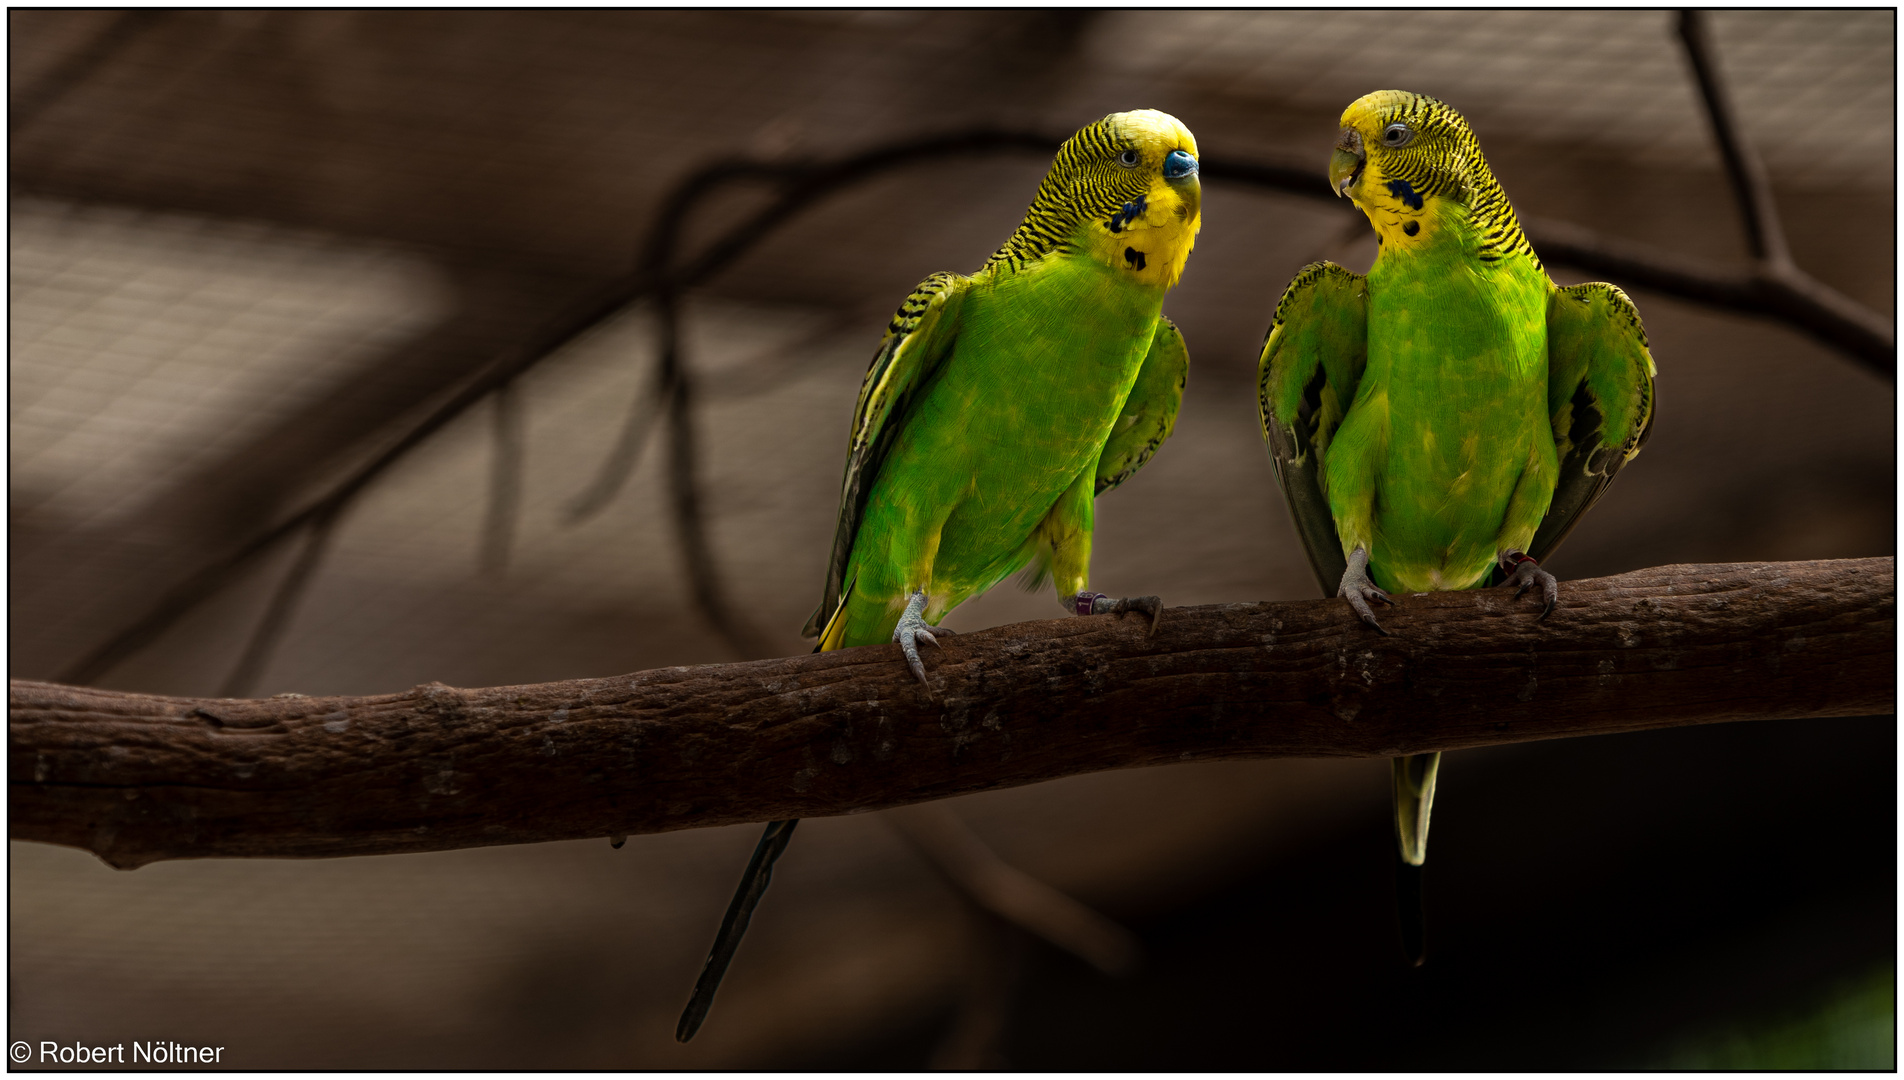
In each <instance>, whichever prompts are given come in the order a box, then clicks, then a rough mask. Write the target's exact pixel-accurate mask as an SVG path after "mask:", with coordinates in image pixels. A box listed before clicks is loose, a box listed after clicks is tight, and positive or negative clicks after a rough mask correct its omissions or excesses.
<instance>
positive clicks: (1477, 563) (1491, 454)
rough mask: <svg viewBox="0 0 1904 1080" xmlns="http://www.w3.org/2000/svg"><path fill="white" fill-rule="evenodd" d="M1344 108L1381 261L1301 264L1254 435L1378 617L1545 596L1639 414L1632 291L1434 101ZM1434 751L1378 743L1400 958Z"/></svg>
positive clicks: (1279, 317)
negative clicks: (1586, 278) (1390, 806)
mask: <svg viewBox="0 0 1904 1080" xmlns="http://www.w3.org/2000/svg"><path fill="white" fill-rule="evenodd" d="M1341 124H1342V131H1341V135H1340V138H1339V139H1338V141H1337V142H1336V146H1335V152H1334V154H1333V155H1332V156H1331V157H1330V159H1329V181H1330V183H1331V184H1332V185H1334V187H1335V189H1336V192H1337V194H1340V195H1346V196H1348V197H1349V198H1350V199H1351V200H1353V201H1354V202H1355V205H1356V206H1358V207H1360V208H1361V210H1362V212H1363V213H1365V214H1367V215H1368V219H1369V223H1370V224H1372V225H1373V226H1374V227H1375V236H1376V241H1377V243H1378V244H1379V245H1380V248H1379V251H1378V253H1377V255H1376V258H1375V264H1374V265H1373V266H1372V267H1370V269H1369V272H1368V274H1367V276H1361V275H1357V274H1352V273H1350V272H1349V271H1347V270H1344V269H1343V268H1342V267H1340V266H1336V265H1334V264H1333V263H1327V262H1319V263H1315V264H1313V265H1310V266H1308V267H1305V268H1304V269H1303V271H1302V272H1301V273H1300V274H1298V275H1297V276H1296V280H1295V281H1293V282H1291V283H1290V286H1289V288H1288V290H1287V291H1286V292H1284V293H1283V298H1282V301H1281V302H1280V303H1279V304H1278V305H1277V306H1276V320H1275V323H1274V324H1273V325H1272V326H1271V327H1270V331H1269V336H1268V340H1267V341H1265V342H1264V345H1263V355H1262V360H1261V363H1260V366H1259V369H1258V384H1257V388H1258V407H1259V409H1260V410H1261V413H1262V420H1263V437H1264V439H1265V441H1267V442H1268V444H1269V452H1270V458H1271V460H1272V462H1273V463H1274V464H1275V467H1276V476H1277V479H1278V480H1279V481H1280V482H1281V483H1282V488H1283V494H1284V496H1285V497H1287V498H1288V500H1289V509H1290V513H1291V514H1292V516H1293V517H1294V518H1295V521H1296V528H1297V531H1298V532H1299V533H1300V534H1301V536H1302V542H1303V546H1304V547H1305V548H1307V549H1308V553H1309V562H1310V565H1311V566H1312V567H1314V569H1315V572H1316V579H1317V580H1318V581H1319V582H1321V584H1322V587H1323V589H1324V591H1325V592H1334V593H1336V594H1337V595H1339V596H1342V597H1343V598H1345V599H1347V600H1348V602H1349V603H1350V605H1351V606H1353V607H1354V609H1355V611H1356V613H1357V614H1358V615H1360V616H1361V618H1362V620H1363V621H1364V622H1366V623H1368V624H1369V626H1371V627H1373V628H1375V629H1376V630H1382V627H1381V625H1380V624H1379V623H1377V622H1376V619H1375V613H1374V611H1373V609H1372V608H1371V607H1370V606H1369V602H1370V601H1371V600H1374V601H1378V602H1381V603H1387V604H1392V603H1394V600H1393V599H1391V597H1390V596H1389V593H1391V592H1423V591H1430V590H1442V589H1472V588H1477V587H1479V586H1482V585H1485V584H1488V583H1490V581H1491V580H1494V581H1499V580H1502V579H1503V578H1504V579H1505V581H1506V583H1507V584H1511V585H1513V586H1515V596H1516V597H1518V596H1520V595H1521V594H1522V593H1524V592H1526V591H1527V590H1528V589H1530V588H1539V590H1540V592H1541V597H1542V599H1543V601H1544V607H1543V610H1542V612H1541V615H1540V617H1541V618H1546V616H1547V613H1548V612H1551V611H1552V610H1553V607H1554V604H1555V602H1556V600H1557V599H1558V596H1559V592H1558V588H1557V585H1556V582H1555V581H1554V577H1553V575H1552V574H1549V573H1548V572H1547V571H1545V570H1542V569H1541V568H1540V566H1539V562H1538V560H1542V559H1545V558H1547V556H1548V555H1549V554H1550V553H1551V552H1552V551H1553V550H1554V548H1555V547H1556V546H1558V545H1559V543H1560V542H1561V540H1563V539H1565V538H1566V536H1567V533H1568V532H1569V531H1571V530H1572V528H1573V526H1574V524H1575V523H1576V522H1578V521H1579V520H1580V515H1581V514H1582V513H1584V512H1585V511H1586V509H1587V508H1588V507H1589V506H1592V505H1593V503H1594V501H1595V500H1596V499H1598V498H1599V497H1600V495H1601V493H1603V492H1604V491H1605V490H1606V487H1607V485H1608V484H1609V483H1611V482H1612V480H1613V476H1614V474H1615V473H1617V472H1618V471H1619V470H1620V468H1621V467H1622V466H1623V465H1625V464H1626V463H1627V462H1628V461H1630V460H1632V458H1633V456H1634V455H1635V454H1637V453H1639V450H1640V447H1641V446H1642V445H1643V444H1644V443H1645V441H1646V436H1647V433H1648V431H1650V430H1651V427H1652V422H1653V375H1654V368H1653V359H1652V356H1651V354H1650V353H1649V352H1648V351H1647V347H1646V331H1645V330H1644V329H1643V328H1642V327H1641V326H1640V318H1639V313H1638V312H1636V311H1635V310H1634V309H1633V304H1632V302H1631V301H1630V300H1628V299H1627V298H1626V294H1625V293H1623V292H1621V291H1620V290H1619V289H1617V288H1615V287H1613V286H1612V285H1608V284H1604V283H1600V282H1595V283H1592V284H1587V285H1574V286H1570V287H1568V288H1559V287H1556V286H1555V285H1554V283H1553V282H1552V281H1551V280H1549V279H1548V277H1547V272H1546V270H1545V269H1544V268H1543V267H1542V266H1541V263H1540V259H1539V258H1538V257H1536V256H1535V254H1534V249H1533V248H1532V247H1531V246H1530V245H1529V244H1528V242H1527V237H1526V236H1525V235H1524V234H1523V233H1522V232H1521V228H1520V223H1519V222H1518V221H1517V220H1516V219H1515V216H1514V209H1513V207H1512V206H1510V205H1509V204H1508V201H1507V194H1506V193H1505V192H1503V191H1502V190H1501V185H1500V184H1499V183H1498V182H1496V180H1495V179H1494V175H1493V173H1491V172H1490V171H1489V170H1488V166H1487V162H1486V161H1485V160H1484V159H1483V158H1482V156H1481V147H1480V144H1479V143H1477V142H1476V141H1475V138H1474V135H1473V133H1472V132H1471V131H1469V129H1468V125H1467V121H1465V120H1464V119H1462V117H1461V115H1460V114H1459V113H1457V112H1455V111H1454V110H1453V109H1451V108H1449V107H1448V106H1447V105H1444V104H1443V103H1441V102H1439V101H1436V100H1435V99H1433V98H1429V97H1423V96H1422V95H1420V94H1412V93H1408V92H1405V91H1401V90H1382V91H1377V92H1376V93H1373V94H1369V95H1367V96H1365V97H1362V98H1360V99H1359V100H1357V101H1356V102H1354V103H1353V104H1351V105H1350V106H1349V107H1348V109H1347V110H1346V111H1344V112H1343V114H1342V121H1341ZM1382 632H1383V633H1386V632H1387V631H1382ZM1440 757H1441V755H1439V754H1418V755H1414V756H1411V757H1403V758H1396V759H1395V760H1394V763H1393V772H1394V792H1395V828H1396V834H1397V841H1398V844H1399V847H1400V854H1401V859H1402V870H1401V880H1402V890H1403V905H1404V910H1403V913H1402V925H1403V938H1404V942H1403V944H1404V947H1405V948H1406V949H1407V950H1408V953H1409V955H1410V958H1411V959H1412V960H1413V961H1414V962H1415V963H1420V962H1421V960H1422V957H1423V951H1422V945H1423V942H1422V928H1421V921H1420V920H1421V914H1420V867H1421V865H1422V862H1423V859H1424V858H1425V856H1426V854H1427V842H1428V815H1429V810H1430V809H1431V808H1432V806H1433V803H1434V794H1435V774H1436V771H1437V768H1438V766H1439V764H1440ZM1411 909H1412V910H1411Z"/></svg>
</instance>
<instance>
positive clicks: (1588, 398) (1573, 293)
mask: <svg viewBox="0 0 1904 1080" xmlns="http://www.w3.org/2000/svg"><path fill="white" fill-rule="evenodd" d="M1654 374H1655V370H1654V367H1653V357H1652V354H1651V353H1649V352H1648V351H1647V349H1646V328H1645V327H1644V326H1641V325H1640V314H1639V312H1638V311H1635V310H1634V309H1633V302H1632V301H1631V300H1628V299H1627V298H1626V294H1625V293H1623V292H1621V291H1620V290H1619V289H1618V288H1616V287H1614V286H1612V285H1608V284H1606V283H1605V282H1600V281H1595V282H1589V283H1587V284H1585V285H1573V286H1570V287H1568V288H1564V289H1555V290H1554V293H1553V296H1552V297H1551V298H1549V299H1548V301H1547V408H1548V412H1549V414H1550V415H1551V416H1552V418H1553V425H1554V448H1555V450H1557V451H1558V452H1559V456H1560V476H1559V480H1558V481H1557V483H1556V484H1555V487H1554V501H1553V503H1552V505H1550V506H1549V507H1548V509H1547V516H1546V517H1545V518H1543V519H1541V523H1540V528H1539V529H1537V530H1535V532H1534V539H1533V542H1532V543H1531V544H1529V545H1528V546H1529V550H1528V552H1527V553H1528V554H1529V555H1532V556H1533V557H1534V558H1535V559H1538V560H1541V561H1543V562H1544V561H1546V559H1547V557H1548V555H1550V554H1551V553H1552V552H1553V550H1554V549H1555V548H1557V547H1559V546H1560V542H1561V541H1562V540H1565V539H1566V538H1567V534H1568V533H1569V532H1572V531H1573V527H1574V525H1575V524H1576V523H1578V522H1579V520H1580V515H1582V514H1584V513H1586V511H1587V508H1588V507H1590V506H1592V505H1593V504H1594V502H1596V501H1597V500H1598V499H1599V498H1600V496H1601V494H1602V493H1604V492H1605V491H1606V489H1607V485H1608V484H1611V483H1612V482H1613V477H1614V474H1616V473H1618V472H1619V471H1620V469H1621V468H1622V467H1623V466H1624V465H1625V464H1626V463H1627V462H1629V461H1631V460H1633V456H1634V455H1635V454H1638V453H1639V452H1640V447H1642V446H1644V445H1645V444H1646V436H1647V435H1648V433H1650V432H1651V431H1652V429H1653V376H1654Z"/></svg>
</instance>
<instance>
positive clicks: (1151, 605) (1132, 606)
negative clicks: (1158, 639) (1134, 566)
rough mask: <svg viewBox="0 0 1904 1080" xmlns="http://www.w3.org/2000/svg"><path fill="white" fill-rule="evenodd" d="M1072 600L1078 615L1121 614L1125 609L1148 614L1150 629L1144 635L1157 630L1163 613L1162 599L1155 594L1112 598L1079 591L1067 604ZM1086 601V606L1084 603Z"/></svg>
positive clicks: (1101, 594)
mask: <svg viewBox="0 0 1904 1080" xmlns="http://www.w3.org/2000/svg"><path fill="white" fill-rule="evenodd" d="M1073 601H1075V602H1076V604H1077V612H1078V614H1080V615H1084V614H1091V615H1122V614H1123V613H1124V612H1127V611H1136V612H1140V613H1142V614H1145V615H1148V616H1150V629H1149V630H1147V631H1145V633H1144V636H1145V637H1149V636H1150V635H1151V634H1154V633H1156V632H1157V620H1158V619H1160V618H1162V617H1163V613H1164V602H1163V599H1162V598H1161V597H1156V596H1126V597H1122V598H1114V597H1109V596H1105V595H1104V594H1103V593H1094V592H1081V593H1079V594H1077V596H1075V597H1073V598H1072V601H1067V606H1069V605H1070V603H1071V602H1073ZM1087 601H1088V607H1087V606H1086V603H1085V602H1087Z"/></svg>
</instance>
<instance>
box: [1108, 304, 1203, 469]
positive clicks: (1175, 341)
mask: <svg viewBox="0 0 1904 1080" xmlns="http://www.w3.org/2000/svg"><path fill="white" fill-rule="evenodd" d="M1189 377H1190V352H1189V350H1187V349H1185V348H1184V347H1183V335H1182V334H1181V333H1179V332H1178V331H1177V326H1176V324H1175V323H1173V322H1171V321H1170V320H1169V319H1166V318H1163V317H1162V316H1159V317H1158V319H1157V332H1156V333H1155V334H1154V335H1153V336H1152V337H1151V339H1150V351H1149V352H1148V353H1146V354H1145V355H1144V366H1143V367H1141V368H1139V369H1138V371H1137V382H1136V383H1135V384H1134V385H1132V386H1131V392H1130V397H1128V398H1126V399H1124V411H1123V412H1120V413H1118V414H1117V423H1115V424H1113V425H1111V437H1110V438H1109V439H1106V440H1105V441H1104V451H1103V452H1102V453H1101V454H1099V455H1098V459H1097V490H1096V491H1095V492H1094V494H1095V495H1102V494H1104V493H1105V492H1107V491H1109V490H1111V489H1112V488H1114V487H1116V486H1117V485H1119V484H1121V483H1123V482H1124V481H1126V480H1128V479H1130V478H1131V476H1132V475H1133V474H1135V473H1136V472H1137V470H1139V469H1141V468H1143V467H1144V462H1146V461H1149V460H1150V455H1152V454H1154V453H1156V452H1157V448H1158V447H1159V446H1162V445H1163V442H1164V440H1165V439H1168V438H1170V431H1171V429H1172V428H1174V427H1176V426H1177V406H1179V405H1181V404H1183V385H1184V382H1185V380H1187V379H1188V378H1189Z"/></svg>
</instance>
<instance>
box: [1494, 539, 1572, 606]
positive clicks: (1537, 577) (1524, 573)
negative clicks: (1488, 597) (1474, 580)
mask: <svg viewBox="0 0 1904 1080" xmlns="http://www.w3.org/2000/svg"><path fill="white" fill-rule="evenodd" d="M1501 562H1502V563H1503V564H1504V565H1506V564H1509V563H1511V564H1512V565H1513V571H1512V572H1511V573H1510V574H1509V575H1508V577H1507V580H1506V581H1504V582H1502V584H1503V585H1513V586H1514V587H1515V588H1514V599H1516V600H1519V599H1520V598H1521V596H1522V595H1523V594H1524V593H1526V592H1527V590H1528V589H1531V588H1533V587H1534V586H1536V585H1538V586H1540V595H1541V599H1542V600H1545V601H1546V605H1545V606H1544V607H1542V608H1541V611H1540V618H1539V619H1535V620H1534V621H1535V622H1539V621H1541V619H1545V618H1546V617H1547V616H1549V615H1552V614H1553V613H1554V605H1556V604H1558V603H1560V582H1559V580H1558V579H1556V578H1555V577H1554V576H1553V575H1552V574H1550V573H1548V572H1547V571H1545V570H1542V569H1541V568H1540V564H1539V563H1537V562H1535V561H1534V560H1533V557H1532V556H1529V555H1526V554H1523V553H1521V552H1518V551H1510V552H1507V553H1506V554H1504V555H1502V556H1501Z"/></svg>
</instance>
